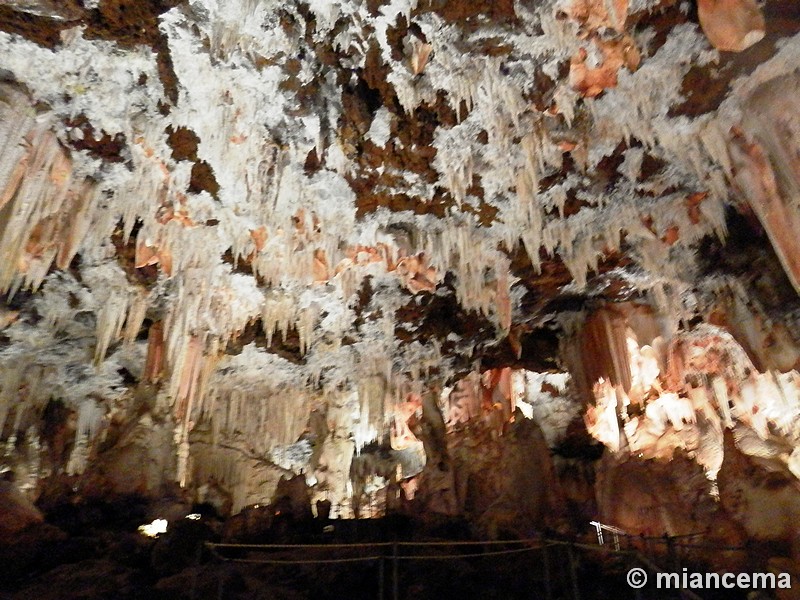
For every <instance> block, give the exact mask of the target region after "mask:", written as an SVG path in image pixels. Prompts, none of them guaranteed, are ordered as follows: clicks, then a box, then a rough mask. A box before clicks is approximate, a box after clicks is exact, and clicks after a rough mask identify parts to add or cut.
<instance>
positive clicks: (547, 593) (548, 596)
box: [542, 543, 553, 600]
mask: <svg viewBox="0 0 800 600" xmlns="http://www.w3.org/2000/svg"><path fill="white" fill-rule="evenodd" d="M547 546H548V544H546V543H545V544H544V546H543V547H542V565H543V566H544V597H545V600H553V590H552V588H551V587H550V556H549V553H548V551H547Z"/></svg>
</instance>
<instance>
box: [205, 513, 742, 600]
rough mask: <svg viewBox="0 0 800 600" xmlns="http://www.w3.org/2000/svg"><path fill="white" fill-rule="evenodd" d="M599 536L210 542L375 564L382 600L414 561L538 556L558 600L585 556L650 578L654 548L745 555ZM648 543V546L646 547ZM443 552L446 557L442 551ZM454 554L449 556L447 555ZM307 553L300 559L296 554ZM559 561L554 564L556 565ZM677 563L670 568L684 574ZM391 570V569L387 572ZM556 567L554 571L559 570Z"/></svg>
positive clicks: (234, 554) (269, 555)
mask: <svg viewBox="0 0 800 600" xmlns="http://www.w3.org/2000/svg"><path fill="white" fill-rule="evenodd" d="M592 525H593V526H595V527H596V528H597V525H600V526H601V527H600V528H598V531H604V532H608V533H610V534H611V537H612V539H613V545H612V544H608V543H605V539H606V538H604V537H602V536H601V535H598V544H585V543H579V542H571V541H565V540H555V539H546V538H540V537H537V538H530V539H523V540H485V541H438V540H437V541H392V542H362V543H349V544H334V543H331V544H220V543H210V542H208V543H206V547H207V548H208V549H209V551H210V553H211V555H212V556H213V557H214V558H215V559H217V560H220V561H225V562H236V563H249V564H265V565H334V564H352V563H366V564H368V563H373V564H374V565H376V566H377V568H378V590H377V597H378V599H379V600H385V599H386V593H387V587H388V588H389V589H390V590H391V592H390V593H391V596H390V598H391V600H400V590H399V585H400V576H399V566H400V564H401V563H403V562H410V561H447V560H463V559H470V558H491V557H498V556H509V555H524V554H525V553H538V554H539V556H538V559H539V560H538V561H536V562H535V564H536V565H537V573H541V578H537V581H538V582H539V583H541V586H542V588H541V590H540V593H542V594H543V596H542V597H543V598H544V599H545V600H554V598H555V597H556V593H557V589H558V590H560V594H561V596H560V597H566V598H570V599H571V600H581V592H580V590H581V586H580V585H579V583H580V582H579V580H578V567H579V559H580V556H579V555H580V554H583V553H603V554H604V555H605V556H606V558H607V559H613V560H617V561H618V563H620V564H621V565H622V566H624V568H625V569H626V570H627V569H628V568H632V567H634V566H638V567H640V568H643V569H645V570H646V571H648V572H649V573H650V574H656V573H659V572H667V571H666V570H665V569H663V568H661V567H660V566H659V565H658V564H657V562H656V560H657V559H654V558H653V557H652V556H648V554H650V553H649V552H647V550H648V548H650V546H649V545H648V544H650V543H664V544H665V550H666V552H664V553H661V556H662V558H663V557H664V556H666V557H668V558H670V562H673V561H672V560H671V559H672V558H675V557H678V556H679V553H678V551H679V550H682V549H714V550H744V548H741V547H722V548H721V547H716V546H714V547H712V546H707V545H702V544H692V543H685V542H681V541H680V540H681V539H690V538H693V537H697V536H698V535H699V534H689V535H685V536H676V537H675V538H664V537H662V538H655V537H651V538H646V537H643V536H632V535H629V534H627V533H625V532H624V531H623V530H621V529H619V528H616V527H613V526H608V525H603V524H599V523H598V524H597V525H596V524H595V523H592ZM643 544H644V546H643ZM437 549H444V550H445V551H444V552H437V551H436V550H437ZM447 550H449V551H447ZM298 552H300V553H302V556H300V557H298V556H297V553H298ZM554 558H555V560H553V559H554ZM679 565H680V563H679V561H678V560H677V558H676V559H675V561H674V564H673V565H671V567H674V568H675V569H676V570H680V566H679ZM387 567H388V568H389V569H390V571H389V569H387ZM554 567H555V568H554ZM621 583H622V584H624V581H622V582H621ZM632 593H633V597H635V598H636V599H637V600H640V599H642V598H644V596H642V593H643V590H633V591H632ZM676 593H677V594H679V595H680V596H681V598H685V599H686V600H702V599H701V598H700V597H699V596H697V594H695V593H693V592H691V591H689V590H676Z"/></svg>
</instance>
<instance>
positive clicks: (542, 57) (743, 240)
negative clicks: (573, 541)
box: [0, 0, 800, 589]
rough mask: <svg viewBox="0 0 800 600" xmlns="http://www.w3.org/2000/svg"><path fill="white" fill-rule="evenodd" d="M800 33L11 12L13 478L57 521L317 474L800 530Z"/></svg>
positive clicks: (5, 266) (619, 512)
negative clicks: (90, 507)
mask: <svg viewBox="0 0 800 600" xmlns="http://www.w3.org/2000/svg"><path fill="white" fill-rule="evenodd" d="M799 31H800V12H798V8H797V7H796V6H795V3H792V2H786V1H782V0H770V1H768V2H767V3H766V4H765V5H764V6H763V7H760V6H758V5H757V4H756V3H754V2H744V1H741V2H734V1H731V2H705V1H701V2H699V4H698V5H697V7H695V5H694V4H692V3H688V2H674V1H671V0H664V1H658V0H636V1H633V0H631V1H630V2H628V1H625V0H619V1H616V0H615V1H614V2H600V1H594V0H548V1H546V2H523V1H513V2H512V1H503V2H468V1H461V0H455V1H448V2H439V1H432V2H427V1H426V2H422V1H417V0H392V1H391V2H373V1H370V0H367V1H363V2H362V1H360V0H341V1H336V2H317V1H311V2H301V1H294V0H290V1H288V2H273V1H265V2H254V1H251V0H235V1H232V2H216V1H214V0H189V1H187V2H182V3H178V2H170V1H155V0H153V1H147V2H134V1H128V0H100V1H99V2H81V3H79V2H63V3H55V2H47V1H21V0H9V1H3V2H0V56H2V57H3V60H2V64H0V293H2V297H0V441H2V443H3V446H2V451H1V455H0V465H2V469H1V470H2V471H3V472H6V471H10V472H13V474H14V477H13V479H14V486H15V488H16V490H18V492H19V493H20V494H24V495H25V496H26V497H27V498H28V499H29V500H38V502H39V503H40V504H41V505H42V506H43V507H50V508H52V507H55V506H58V505H59V503H64V502H67V503H69V502H74V503H76V504H81V503H84V502H87V501H89V500H97V499H103V498H106V499H118V498H130V497H136V496H147V497H151V498H159V497H164V498H169V499H170V502H172V501H174V503H175V505H176V506H181V507H183V506H185V505H187V504H190V503H191V502H205V503H208V504H210V505H213V506H215V507H216V508H217V509H218V510H219V511H220V512H223V513H228V512H234V513H235V512H238V511H240V510H241V509H242V508H244V507H246V506H250V505H257V504H268V503H270V502H272V501H273V500H274V499H275V493H276V489H277V488H279V486H280V483H279V482H280V481H282V480H284V479H288V478H290V477H293V476H297V475H301V476H302V477H301V478H300V479H297V480H293V481H300V482H301V483H302V480H303V479H305V482H306V483H307V485H308V486H309V490H308V491H307V492H306V491H305V490H303V494H301V496H302V497H303V499H304V500H303V502H306V500H307V501H308V502H309V503H315V502H317V501H323V500H324V501H328V502H331V505H332V507H331V510H332V515H333V516H335V517H338V516H342V517H350V516H367V515H369V516H377V515H381V514H384V512H386V511H387V510H389V511H394V510H408V511H412V512H417V513H424V514H426V515H439V516H441V515H448V516H450V517H452V516H459V515H462V516H463V515H467V516H469V517H470V518H471V519H473V520H474V521H475V524H476V526H477V527H478V528H480V529H482V530H483V531H487V532H492V533H497V532H498V531H514V532H520V531H526V530H529V529H532V528H536V527H553V528H559V529H563V528H566V527H567V526H570V525H571V526H576V525H577V524H578V523H579V522H580V521H582V520H585V519H587V518H604V519H609V520H611V521H615V522H616V523H617V524H619V525H621V526H624V527H626V528H628V529H630V530H631V531H632V532H637V533H652V534H655V535H658V534H660V533H664V532H666V533H670V534H676V533H687V531H685V530H692V529H696V528H698V527H700V528H701V529H703V530H704V531H705V529H704V527H705V526H707V523H708V521H709V520H713V521H714V522H719V523H723V524H724V527H721V529H720V533H719V535H718V539H717V541H719V542H723V541H726V542H730V543H735V542H736V541H737V540H740V539H742V538H743V537H749V538H754V539H759V540H766V541H769V542H776V543H781V544H788V545H789V546H791V545H793V544H794V545H796V543H797V541H796V540H797V539H798V535H797V529H796V528H797V525H796V523H797V522H798V521H797V519H796V516H797V511H798V510H800V509H798V507H797V506H796V501H795V498H796V497H797V489H798V478H800V417H798V414H800V404H799V402H800V400H798V399H799V398H800V395H799V394H800V390H798V382H800V375H798V372H797V371H796V370H795V369H796V368H797V367H798V361H800V337H799V336H798V317H799V316H800V303H799V302H798V297H797V293H798V290H800V285H799V284H798V280H800V272H798V266H797V265H798V264H800V263H798V258H799V257H798V253H799V252H800V248H798V246H797V236H796V235H795V231H796V230H797V227H796V224H797V221H798V218H800V217H798V206H797V198H798V194H797V191H798V176H797V173H798V167H799V166H798V164H797V156H798V153H799V151H798V149H799V148H800V142H798V139H799V138H798V134H799V133H800V128H798V123H797V117H796V115H797V110H796V109H797V101H796V99H795V96H796V94H795V93H794V92H795V90H796V88H797V74H796V72H797V69H798V67H800V34H798V32H799ZM731 50H734V51H736V53H733V52H729V51H731ZM443 390H444V391H443ZM604 452H605V454H604V455H603V458H602V459H601V460H599V461H598V459H599V457H600V455H601V454H603V453H604ZM632 478H633V479H634V480H635V485H634V484H630V485H628V484H627V483H625V482H629V481H630V480H631V479H632ZM8 485H10V484H8ZM9 489H10V488H9ZM9 493H11V492H9ZM15 493H16V492H15ZM306 494H307V498H306ZM9 497H10V496H9ZM716 499H718V503H717V500H716ZM15 502H16V501H15ZM62 505H63V504H62ZM15 506H17V504H15ZM555 507H558V509H557V510H556V509H555ZM653 507H657V509H658V510H657V511H655V512H651V513H649V514H648V519H642V513H643V511H649V510H650V509H652V508H653ZM687 507H692V508H693V509H694V510H695V512H691V511H690V512H687V510H686V509H687ZM23 512H24V511H23ZM32 514H35V513H30V514H28V513H25V515H28V516H24V515H23V517H22V521H21V522H27V521H25V519H28V517H30V516H31V515H32ZM31 518H32V517H31ZM242 518H243V519H244V517H242ZM29 520H30V519H29ZM33 520H34V521H35V520H36V519H35V518H33ZM245 520H246V519H245ZM15 522H16V521H15ZM509 523H511V525H509ZM16 529H21V527H20V528H16V527H15V528H14V533H16ZM245 529H247V527H245ZM689 533H694V532H693V531H690V532H689ZM107 567H108V565H104V564H99V563H98V564H93V565H92V566H91V568H92V569H93V570H96V571H97V572H103V571H104V569H106V568H107ZM128 576H129V573H128V572H127V571H125V572H122V571H119V572H117V571H114V572H113V573H111V574H110V575H109V577H110V578H111V579H113V580H114V581H118V582H119V585H120V586H123V587H124V586H125V585H128V583H127V582H128V579H127V578H128ZM179 582H180V579H176V580H175V581H173V582H172V583H164V584H163V585H164V586H166V587H165V589H167V588H169V586H171V585H178V584H179ZM170 589H172V588H170Z"/></svg>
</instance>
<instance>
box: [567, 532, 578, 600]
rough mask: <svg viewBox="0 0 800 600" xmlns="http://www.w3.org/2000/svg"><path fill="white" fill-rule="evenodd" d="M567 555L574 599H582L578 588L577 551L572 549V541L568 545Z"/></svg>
mask: <svg viewBox="0 0 800 600" xmlns="http://www.w3.org/2000/svg"><path fill="white" fill-rule="evenodd" d="M567 555H568V557H569V578H570V580H571V581H572V600H581V593H580V590H579V589H578V574H577V572H576V571H575V553H574V552H573V551H572V543H570V544H568V545H567Z"/></svg>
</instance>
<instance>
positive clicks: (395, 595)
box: [392, 541, 400, 600]
mask: <svg viewBox="0 0 800 600" xmlns="http://www.w3.org/2000/svg"><path fill="white" fill-rule="evenodd" d="M392 600H400V586H399V577H398V574H397V541H395V542H394V543H393V544H392Z"/></svg>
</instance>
